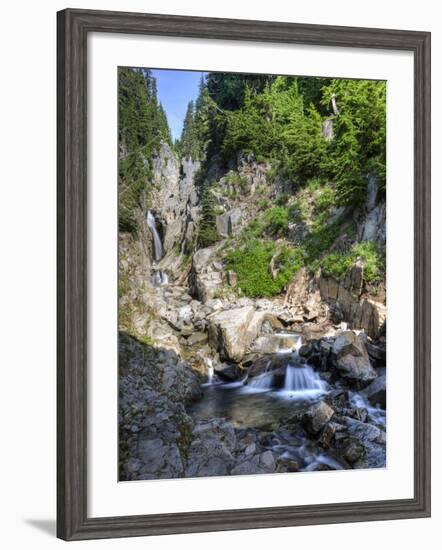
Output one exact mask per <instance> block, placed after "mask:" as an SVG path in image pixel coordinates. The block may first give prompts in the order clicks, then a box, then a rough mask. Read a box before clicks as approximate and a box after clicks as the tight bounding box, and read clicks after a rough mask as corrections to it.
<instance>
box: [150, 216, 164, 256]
mask: <svg viewBox="0 0 442 550" xmlns="http://www.w3.org/2000/svg"><path fill="white" fill-rule="evenodd" d="M146 221H147V227H148V228H149V229H150V232H151V233H152V238H153V250H154V260H155V261H156V262H159V261H160V260H161V258H162V257H163V245H162V243H161V239H160V235H159V234H158V230H157V224H156V221H155V216H154V215H153V214H152V212H151V211H150V210H149V211H148V212H147V218H146Z"/></svg>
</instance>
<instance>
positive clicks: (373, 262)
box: [319, 241, 385, 283]
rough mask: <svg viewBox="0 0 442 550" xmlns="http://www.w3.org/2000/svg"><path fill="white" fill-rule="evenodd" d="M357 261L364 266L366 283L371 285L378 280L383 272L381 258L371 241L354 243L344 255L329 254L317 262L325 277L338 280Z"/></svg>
mask: <svg viewBox="0 0 442 550" xmlns="http://www.w3.org/2000/svg"><path fill="white" fill-rule="evenodd" d="M358 259H359V260H361V261H362V263H363V265H364V279H365V280H366V281H367V282H369V283H373V282H376V281H377V280H379V279H380V277H381V275H382V273H383V271H384V270H385V266H384V262H383V256H382V254H381V253H380V252H379V250H378V247H377V246H376V244H375V243H374V242H372V241H365V242H360V243H356V244H354V245H353V247H352V249H351V250H350V251H349V252H347V253H345V254H343V253H334V254H329V255H327V256H325V258H323V259H322V260H321V261H320V262H319V266H320V267H321V269H322V272H323V273H324V274H325V275H328V276H330V277H333V278H335V279H337V280H339V279H341V278H342V277H344V276H345V275H346V274H347V273H348V271H349V270H350V269H351V267H352V266H353V264H354V263H355V262H356V260H358Z"/></svg>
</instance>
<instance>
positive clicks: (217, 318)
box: [208, 306, 255, 363]
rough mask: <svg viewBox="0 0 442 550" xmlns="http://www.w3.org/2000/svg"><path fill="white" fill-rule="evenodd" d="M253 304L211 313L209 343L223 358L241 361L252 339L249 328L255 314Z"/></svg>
mask: <svg viewBox="0 0 442 550" xmlns="http://www.w3.org/2000/svg"><path fill="white" fill-rule="evenodd" d="M254 311H255V310H254V307H253V306H244V307H240V308H235V309H229V310H226V311H220V312H217V313H213V314H212V315H210V317H209V319H208V321H209V343H210V345H211V346H212V347H213V348H214V349H216V350H217V351H218V352H219V354H220V357H221V359H226V360H231V361H234V362H237V363H238V362H239V361H241V359H242V358H243V357H244V354H245V351H246V348H247V347H248V345H249V343H250V341H249V338H248V335H247V329H248V328H249V325H250V322H251V321H252V318H253V314H254Z"/></svg>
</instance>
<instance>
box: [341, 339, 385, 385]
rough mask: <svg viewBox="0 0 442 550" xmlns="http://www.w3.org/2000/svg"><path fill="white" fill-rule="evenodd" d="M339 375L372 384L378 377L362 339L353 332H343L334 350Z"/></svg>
mask: <svg viewBox="0 0 442 550" xmlns="http://www.w3.org/2000/svg"><path fill="white" fill-rule="evenodd" d="M332 353H333V356H334V358H335V363H336V368H337V370H338V372H339V374H340V375H341V376H342V377H343V378H346V379H348V380H350V381H354V382H371V381H372V380H374V379H375V378H376V377H377V374H376V371H375V370H374V368H373V367H372V365H371V363H370V360H369V358H368V353H367V349H366V347H365V344H364V343H363V341H362V339H361V338H359V337H358V336H357V335H356V334H355V333H354V332H353V331H351V330H348V331H345V332H342V333H341V334H340V335H339V336H338V337H337V338H336V340H335V342H334V344H333V349H332Z"/></svg>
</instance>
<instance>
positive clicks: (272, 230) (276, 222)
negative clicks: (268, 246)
mask: <svg viewBox="0 0 442 550" xmlns="http://www.w3.org/2000/svg"><path fill="white" fill-rule="evenodd" d="M263 221H264V231H265V232H266V233H268V234H269V235H272V236H279V235H282V234H283V233H284V232H285V231H287V228H288V225H289V214H288V210H287V209H286V208H283V207H282V206H274V207H273V208H271V209H270V210H267V212H266V213H265V214H264V218H263Z"/></svg>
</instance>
